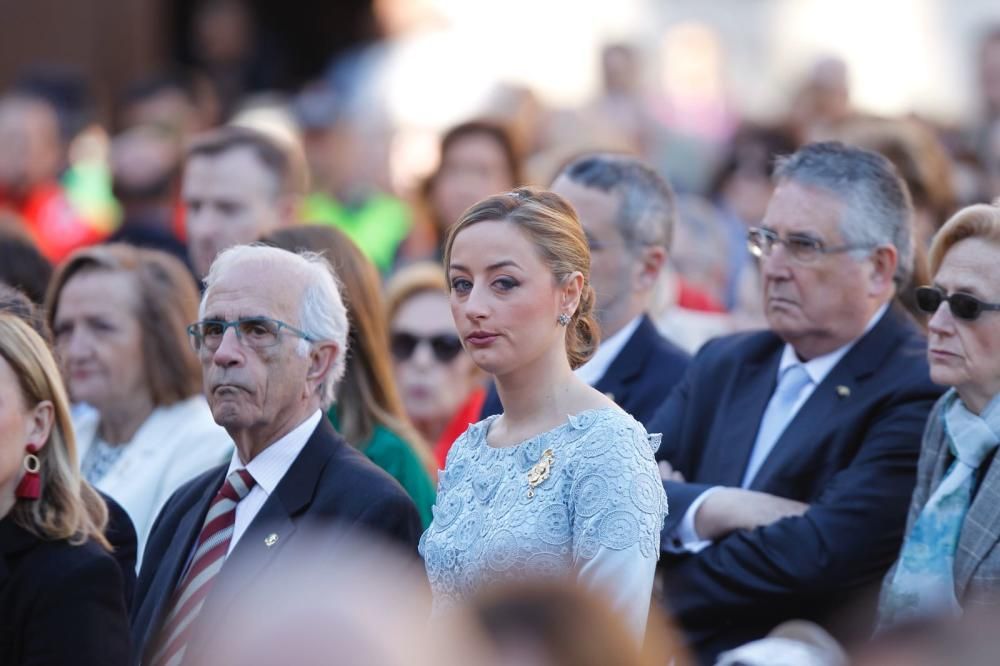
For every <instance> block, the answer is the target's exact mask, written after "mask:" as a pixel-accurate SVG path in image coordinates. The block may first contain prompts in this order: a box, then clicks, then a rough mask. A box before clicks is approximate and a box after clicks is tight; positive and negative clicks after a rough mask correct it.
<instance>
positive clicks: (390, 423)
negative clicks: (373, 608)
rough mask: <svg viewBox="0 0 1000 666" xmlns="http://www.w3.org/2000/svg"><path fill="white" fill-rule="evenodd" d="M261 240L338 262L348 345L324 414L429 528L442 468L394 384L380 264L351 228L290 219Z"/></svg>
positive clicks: (334, 263)
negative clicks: (356, 240)
mask: <svg viewBox="0 0 1000 666" xmlns="http://www.w3.org/2000/svg"><path fill="white" fill-rule="evenodd" d="M261 242H263V243H265V244H267V245H273V246H275V247H280V248H282V249H285V250H288V251H290V252H300V251H302V250H308V251H310V252H317V253H320V254H323V255H325V256H326V258H327V259H329V261H330V263H331V264H332V265H333V268H334V271H335V272H336V273H337V278H338V279H339V280H340V282H341V285H342V296H343V299H344V305H345V306H346V307H347V318H348V321H349V323H350V333H349V334H348V344H347V347H348V349H349V350H350V353H349V354H348V355H347V365H346V367H345V368H344V378H343V379H342V380H341V381H340V385H339V386H338V387H337V403H336V404H335V405H333V406H332V407H331V408H330V411H329V412H327V416H328V417H329V419H330V422H331V423H333V427H334V428H336V429H337V432H339V433H340V434H341V435H343V436H344V439H346V440H347V441H348V442H350V444H351V446H353V447H355V448H356V449H358V450H359V451H361V452H362V453H364V454H365V455H366V456H368V459H369V460H371V461H372V462H373V463H375V464H376V465H378V466H379V467H381V468H382V469H384V470H385V471H386V472H388V473H389V474H390V475H391V476H392V477H393V478H394V479H396V480H397V481H399V485H401V486H403V489H404V490H406V492H407V493H408V494H409V495H410V498H411V499H412V500H413V503H414V504H416V505H417V511H418V512H419V513H420V521H421V522H422V523H423V526H424V527H425V528H426V527H427V526H428V525H429V524H430V522H431V507H432V506H434V482H433V480H432V478H433V477H432V475H433V474H434V472H435V471H436V469H437V468H436V467H435V465H434V457H433V456H432V455H431V450H430V447H429V446H428V445H427V444H425V443H424V440H423V438H422V437H421V436H420V434H419V433H418V432H416V430H415V429H414V428H413V426H412V425H410V422H409V420H408V419H407V418H406V412H404V411H403V403H402V401H401V400H400V398H399V392H398V391H397V390H396V384H395V381H394V379H393V376H392V370H391V368H390V366H389V353H388V351H389V350H388V344H389V342H388V338H389V335H388V329H389V326H388V324H387V323H386V319H385V312H384V311H383V309H382V294H381V292H380V289H381V284H380V282H379V274H378V269H377V268H376V267H375V264H373V263H372V262H371V260H369V259H368V258H367V257H366V256H365V255H364V254H363V253H362V252H361V249H360V248H359V247H358V246H357V245H356V244H355V243H354V241H352V240H351V239H350V237H348V235H347V234H345V233H344V232H343V231H341V230H340V229H338V228H336V227H331V226H327V225H325V224H324V225H319V224H307V225H297V226H293V227H285V228H283V229H279V230H278V231H275V232H272V233H271V234H268V235H267V236H265V237H264V238H262V239H261Z"/></svg>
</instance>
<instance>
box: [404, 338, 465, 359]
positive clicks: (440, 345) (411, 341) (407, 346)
mask: <svg viewBox="0 0 1000 666" xmlns="http://www.w3.org/2000/svg"><path fill="white" fill-rule="evenodd" d="M425 343H426V344H429V345H430V346H431V353H433V354H434V358H436V359H437V360H438V361H439V362H441V363H450V362H451V361H452V360H453V359H454V358H455V357H456V356H458V354H459V353H460V352H461V351H462V341H461V340H460V339H459V337H458V336H457V335H455V334H454V333H442V334H440V335H430V336H421V335H414V334H413V333H406V332H404V331H397V332H395V333H393V334H392V335H391V336H390V337H389V350H390V351H391V352H392V356H393V358H395V359H396V360H397V361H408V360H409V359H410V357H411V356H413V352H415V351H416V350H417V347H418V346H419V345H422V344H425Z"/></svg>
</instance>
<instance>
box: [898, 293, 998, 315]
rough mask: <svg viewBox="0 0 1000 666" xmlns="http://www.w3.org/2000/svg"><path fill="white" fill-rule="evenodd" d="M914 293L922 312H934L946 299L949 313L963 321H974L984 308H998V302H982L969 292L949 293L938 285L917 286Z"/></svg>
mask: <svg viewBox="0 0 1000 666" xmlns="http://www.w3.org/2000/svg"><path fill="white" fill-rule="evenodd" d="M916 295H917V307H918V308H920V309H921V310H923V311H924V312H926V313H928V314H934V313H935V312H937V311H938V308H939V307H941V303H942V302H944V301H948V307H949V309H951V314H953V315H954V316H956V317H958V318H959V319H964V320H965V321H975V320H976V319H978V318H979V315H981V314H982V313H983V312H984V311H985V310H1000V303H984V302H983V301H981V300H979V299H978V298H976V297H975V296H970V295H969V294H961V293H959V294H951V295H949V294H948V293H947V292H946V291H945V290H944V289H941V288H939V287H917V289H916Z"/></svg>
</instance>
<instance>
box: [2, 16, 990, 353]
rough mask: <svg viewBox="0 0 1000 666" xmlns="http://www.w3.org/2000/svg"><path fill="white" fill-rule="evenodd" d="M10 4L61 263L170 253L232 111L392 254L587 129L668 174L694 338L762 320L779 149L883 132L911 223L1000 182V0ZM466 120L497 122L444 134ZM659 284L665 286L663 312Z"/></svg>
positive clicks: (431, 236) (582, 141)
mask: <svg viewBox="0 0 1000 666" xmlns="http://www.w3.org/2000/svg"><path fill="white" fill-rule="evenodd" d="M0 12H2V18H3V20H2V21H0V43H2V44H3V51H4V55H3V57H2V58H0V87H2V89H3V91H4V97H3V101H4V103H3V105H2V107H0V144H2V145H3V146H4V148H5V150H3V151H2V154H0V209H3V211H4V223H3V224H4V228H7V229H9V228H11V227H17V228H20V229H26V230H27V231H28V232H29V233H30V234H31V236H32V238H33V240H34V241H35V242H36V243H37V244H38V246H39V247H40V249H41V251H42V254H43V255H44V256H45V258H46V259H48V260H49V261H51V262H58V261H59V260H61V259H62V258H64V257H65V256H66V255H67V254H68V253H69V252H70V251H71V250H72V249H74V248H75V247H78V246H80V245H86V244H90V243H95V242H99V241H102V240H105V239H107V238H108V237H111V236H113V235H114V234H116V232H118V233H119V234H120V233H121V230H122V229H123V227H125V226H128V225H130V224H131V225H132V226H141V227H159V228H160V229H162V230H164V231H166V232H168V233H169V236H170V238H163V239H160V240H159V242H160V245H161V246H162V247H163V248H166V249H171V250H172V251H174V252H175V253H176V254H178V255H179V256H182V257H183V256H185V250H184V245H183V244H184V243H185V241H186V226H185V223H184V215H185V211H184V207H183V205H182V204H181V203H180V198H179V194H178V193H179V189H180V175H181V167H182V162H183V158H184V150H185V146H186V145H187V143H188V142H189V140H190V139H191V138H192V137H193V136H195V135H197V134H198V133H200V132H202V131H204V130H206V129H209V128H212V127H216V126H219V125H221V124H226V123H238V124H245V125H250V126H254V127H257V128H263V129H266V130H267V131H269V132H271V133H272V134H274V135H275V136H277V137H279V138H281V139H282V140H283V141H284V142H285V145H286V146H287V147H288V148H289V149H290V151H291V154H292V156H293V158H294V159H296V160H299V161H301V163H302V165H303V166H307V167H308V168H307V169H303V174H302V182H301V183H300V184H297V185H296V187H299V188H301V194H302V195H304V198H303V200H302V205H301V208H299V209H298V213H297V217H298V218H299V220H298V221H302V222H320V223H328V224H334V225H336V226H340V227H341V228H342V229H343V230H345V231H346V232H347V233H348V234H349V235H350V236H351V237H352V238H353V239H354V240H355V241H356V242H357V243H358V244H359V245H360V246H361V248H362V250H363V251H364V252H365V253H366V254H367V255H368V256H369V258H371V259H372V260H373V261H374V262H375V263H376V265H377V267H378V268H379V271H380V273H381V274H382V275H383V276H388V275H389V274H391V273H392V272H393V271H394V270H395V269H396V268H397V267H398V266H400V265H402V264H405V263H409V262H412V261H414V260H419V259H425V258H435V257H436V253H437V248H438V242H439V240H440V238H441V236H442V231H443V229H445V228H446V227H447V226H448V224H450V223H451V222H453V221H454V220H455V219H456V218H457V216H458V215H459V213H460V212H461V211H462V210H464V208H465V207H466V206H468V205H470V204H471V203H473V202H475V201H476V200H478V199H480V198H481V197H482V196H485V195H486V194H489V193H492V192H495V191H499V190H503V189H508V188H510V187H512V186H513V185H515V184H535V185H541V186H547V185H549V184H550V183H551V179H552V178H553V176H554V174H555V173H556V172H557V170H558V169H559V167H560V166H562V165H563V164H564V163H565V162H566V161H567V160H568V159H569V158H570V157H572V156H575V155H577V154H579V153H581V152H586V151H593V150H615V151H623V152H630V153H635V154H638V155H640V156H641V157H643V158H645V159H646V160H647V161H648V162H650V163H651V164H652V165H654V166H655V167H656V168H657V169H658V170H660V172H661V173H662V174H663V175H665V176H667V178H668V179H669V180H670V182H671V184H672V185H673V186H674V188H675V190H676V191H678V192H679V193H680V195H681V204H680V211H681V214H680V228H679V229H678V230H677V241H676V243H674V248H673V252H672V259H673V262H672V264H673V268H674V269H675V270H676V272H677V273H678V274H679V275H680V277H681V278H682V279H683V281H684V286H685V287H692V288H694V290H695V293H696V295H697V296H698V297H699V300H698V307H697V308H696V309H697V310H701V311H715V312H722V313H724V314H725V315H726V316H724V317H719V318H713V317H707V318H706V317H699V318H698V319H697V320H696V321H695V322H693V323H691V325H690V327H689V328H690V330H691V331H694V332H687V331H685V332H678V330H677V329H678V327H676V326H674V327H669V326H666V325H664V327H663V328H664V333H665V334H666V335H667V336H668V337H672V338H674V339H675V341H676V342H678V343H680V344H681V345H682V346H684V347H686V348H688V349H689V350H693V349H695V348H697V346H698V344H699V343H700V341H701V340H703V339H704V338H705V337H706V336H707V335H709V334H715V333H718V332H722V331H725V330H733V329H738V328H744V327H747V326H752V325H755V324H757V323H759V321H760V318H759V307H758V305H757V303H755V300H756V298H757V296H756V294H757V293H758V291H757V290H756V289H755V288H754V281H755V277H754V275H753V266H752V265H751V262H750V260H749V258H748V257H747V255H746V253H745V252H744V247H743V246H744V230H745V228H746V227H747V226H749V225H753V224H756V223H757V222H758V221H759V219H760V217H761V215H762V213H763V210H764V207H765V205H766V202H767V200H768V196H769V194H770V188H771V185H770V183H769V180H768V176H769V174H768V171H769V168H770V163H771V162H770V159H771V158H772V157H773V156H774V155H775V154H784V153H790V152H791V151H792V150H793V149H794V148H795V147H796V146H797V145H801V144H802V143H803V142H806V141H809V140H815V139H823V138H840V139H847V140H850V141H851V142H852V143H855V144H861V145H863V146H867V147H871V148H875V149H877V150H879V151H880V152H883V153H884V154H886V155H887V156H889V157H890V158H891V159H892V160H893V161H894V162H895V163H896V165H897V166H898V167H899V169H900V170H901V172H902V173H903V175H904V176H905V178H906V180H907V182H908V184H909V185H910V188H911V192H912V193H913V196H914V199H915V202H916V205H917V208H918V218H919V222H918V224H919V228H920V234H921V236H922V238H924V239H927V238H929V237H930V235H931V233H932V231H933V230H934V229H935V228H936V227H937V226H938V225H940V224H941V223H942V222H943V221H944V220H945V219H947V217H948V215H950V214H951V213H952V212H954V211H955V210H957V209H958V208H959V207H961V206H962V205H965V204H968V203H971V202H976V201H988V200H991V199H992V198H993V197H995V196H997V194H1000V159H998V156H1000V123H998V119H1000V29H998V28H997V27H996V26H997V24H998V23H997V22H1000V9H997V7H996V5H995V4H994V3H990V2H985V1H977V0H972V1H969V2H963V3H948V2H944V1H935V0H919V1H915V2H897V1H895V0H881V1H880V2H876V3H862V2H847V3H832V2H824V1H821V0H802V1H799V2H788V1H780V0H773V1H765V0H759V1H754V2H740V1H736V0H720V1H718V2H711V3H699V2H691V1H674V2H662V3H661V2H650V1H643V0H624V1H622V2H617V3H614V4H613V5H608V4H607V3H598V2H589V1H588V2H582V3H569V2H562V1H557V0H552V1H550V2H541V3H527V2H509V3H484V2H467V3H458V2H449V1H447V0H374V1H373V2H361V1H357V2H337V3H328V4H327V5H324V6H314V5H312V4H311V3H310V4H307V3H295V2H290V3H289V2H286V3H277V2H269V1H264V0H258V1H257V2H253V1H251V0H190V1H189V0H179V1H176V2H162V1H161V2H157V1H156V0H137V1H135V2H128V3H125V2H120V1H115V0H90V1H88V2H79V3H61V2H55V1H54V0H43V1H40V2H32V3H13V2H6V3H4V4H3V5H2V9H0ZM469 121H478V122H482V123H484V125H489V127H484V128H476V127H473V128H471V130H469V128H465V129H466V130H469V131H466V132H464V134H463V133H460V134H462V135H463V136H459V137H457V138H458V139H463V137H464V139H465V140H452V141H451V145H448V144H447V142H446V143H445V144H442V136H445V135H446V134H447V132H448V131H449V129H452V128H455V127H456V126H458V125H461V124H463V123H467V122H469ZM494 127H496V128H499V131H498V132H496V133H495V134H494V135H491V134H490V131H491V130H493V129H494ZM455 138H456V137H452V139H455ZM442 148H450V149H451V150H442ZM306 170H307V171H308V176H307V177H306V174H305V173H304V172H305V171H306ZM173 241H176V242H173ZM161 249H162V248H161ZM21 286H22V287H23V288H29V287H31V286H32V285H21ZM670 289H671V288H670V287H668V288H667V291H669V290H670ZM29 290H30V289H29ZM675 301H676V298H674V297H673V294H672V293H668V294H666V295H664V297H663V298H662V299H661V308H660V310H661V314H664V316H666V314H665V313H666V312H667V311H668V310H669V309H670V308H671V307H672V306H674V305H676V303H675ZM682 305H686V303H682ZM682 309H688V308H682ZM675 314H676V313H675ZM680 314H681V315H683V314H684V313H683V312H682V313H680ZM670 328H673V329H675V330H673V331H672V332H671V330H669V329H670Z"/></svg>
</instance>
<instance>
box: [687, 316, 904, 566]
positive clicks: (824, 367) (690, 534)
mask: <svg viewBox="0 0 1000 666" xmlns="http://www.w3.org/2000/svg"><path fill="white" fill-rule="evenodd" d="M888 309H889V303H885V304H883V305H882V307H880V308H879V309H878V311H876V312H875V315H874V316H873V317H872V318H871V319H870V320H869V321H868V325H867V326H865V330H864V331H862V333H861V335H859V336H858V337H856V338H855V339H853V340H851V341H850V342H848V343H847V344H846V345H844V346H842V347H838V348H837V349H835V350H833V351H832V352H830V353H829V354H823V355H822V356H817V357H816V358H814V359H810V360H808V361H805V362H802V361H800V360H799V357H798V355H797V354H796V353H795V348H794V347H792V346H791V345H790V344H788V343H785V347H784V349H782V350H781V360H780V362H779V363H778V373H777V376H778V378H780V377H781V375H782V373H783V372H784V371H785V369H787V368H788V367H789V366H792V365H795V364H796V363H801V364H802V367H803V368H804V369H805V371H806V374H808V375H809V379H810V380H811V381H810V382H809V383H808V384H806V385H805V386H804V387H803V388H802V390H801V392H800V393H799V397H798V399H797V400H796V401H795V402H794V403H793V405H792V413H791V414H790V415H789V417H788V420H787V423H791V422H792V419H793V418H795V414H797V413H798V411H799V409H800V408H801V407H802V405H804V404H805V402H806V400H808V399H809V396H811V395H812V394H813V391H815V390H816V387H817V386H819V385H820V384H821V383H822V381H823V380H824V379H826V377H827V375H829V374H830V372H831V371H833V369H834V368H835V367H836V366H837V364H838V363H840V361H841V359H843V358H844V356H845V355H846V354H847V352H849V351H851V348H852V347H854V345H855V344H856V343H857V341H858V340H860V339H861V338H863V337H864V336H865V334H867V333H868V331H870V330H872V329H873V328H874V327H875V324H877V323H878V322H879V320H881V319H882V315H884V314H885V313H886V311H887V310H888ZM776 443H777V441H774V442H771V443H770V447H769V448H768V450H767V451H759V450H757V448H756V444H755V447H754V449H753V450H752V451H751V452H750V462H749V463H748V465H747V469H746V470H745V471H744V474H743V481H742V484H741V487H743V488H748V487H749V486H750V484H751V483H753V479H754V477H755V476H756V475H757V472H758V471H760V468H761V467H762V466H763V464H764V461H766V460H767V456H769V455H770V454H771V450H772V449H773V448H774V445H775V444H776ZM719 488H720V486H714V487H712V488H709V489H708V490H706V491H705V492H703V493H702V494H700V495H698V497H697V498H696V499H695V500H694V501H693V502H691V506H689V507H688V510H687V511H686V512H685V513H684V517H683V518H682V519H681V522H680V524H679V525H678V526H677V528H676V530H675V532H674V535H673V538H671V539H670V544H671V545H672V546H673V548H670V549H669V550H673V551H689V552H692V553H697V552H698V551H700V550H702V549H704V548H705V547H707V546H709V545H711V543H712V542H711V541H708V540H706V539H702V538H701V537H700V536H698V532H697V530H696V529H695V526H694V519H695V516H696V515H697V513H698V509H700V508H701V505H702V504H704V503H705V500H707V499H708V497H709V495H711V494H712V493H713V492H715V491H717V490H718V489H719Z"/></svg>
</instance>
